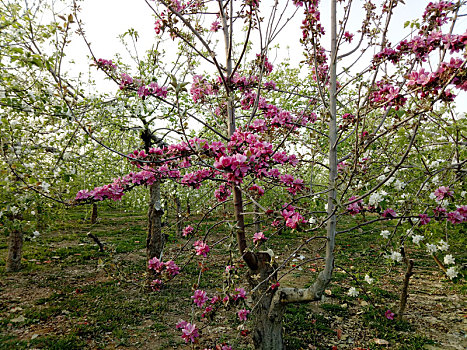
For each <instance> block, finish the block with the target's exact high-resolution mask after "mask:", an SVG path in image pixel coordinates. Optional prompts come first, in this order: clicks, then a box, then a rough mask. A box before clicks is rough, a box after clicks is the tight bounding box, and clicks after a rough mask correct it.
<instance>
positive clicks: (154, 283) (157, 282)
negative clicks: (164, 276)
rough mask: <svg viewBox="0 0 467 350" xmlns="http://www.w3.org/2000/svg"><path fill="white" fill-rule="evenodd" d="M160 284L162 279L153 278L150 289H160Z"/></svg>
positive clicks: (156, 290)
mask: <svg viewBox="0 0 467 350" xmlns="http://www.w3.org/2000/svg"><path fill="white" fill-rule="evenodd" d="M161 286H162V281H161V280H159V279H156V280H153V281H152V282H151V288H152V290H153V291H155V292H158V291H160V290H161Z"/></svg>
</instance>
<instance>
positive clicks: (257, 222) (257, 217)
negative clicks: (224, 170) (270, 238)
mask: <svg viewBox="0 0 467 350" xmlns="http://www.w3.org/2000/svg"><path fill="white" fill-rule="evenodd" d="M259 210H260V209H259V207H258V206H257V205H255V215H254V217H253V221H254V223H255V232H260V231H261V222H260V220H261V216H260V215H259Z"/></svg>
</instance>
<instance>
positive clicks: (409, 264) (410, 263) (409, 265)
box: [397, 259, 414, 320]
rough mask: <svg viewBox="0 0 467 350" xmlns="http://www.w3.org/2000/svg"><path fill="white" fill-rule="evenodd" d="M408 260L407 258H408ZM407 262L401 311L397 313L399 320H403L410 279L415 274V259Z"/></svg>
mask: <svg viewBox="0 0 467 350" xmlns="http://www.w3.org/2000/svg"><path fill="white" fill-rule="evenodd" d="M406 260H407V259H406ZM406 264H407V270H406V271H405V278H404V284H403V285H402V291H401V299H400V304H399V312H398V313H397V318H398V319H399V320H402V317H403V316H404V312H405V306H406V305H407V298H408V297H409V293H408V290H409V281H410V277H412V275H413V272H412V270H413V264H414V263H413V260H412V259H410V260H408V261H406Z"/></svg>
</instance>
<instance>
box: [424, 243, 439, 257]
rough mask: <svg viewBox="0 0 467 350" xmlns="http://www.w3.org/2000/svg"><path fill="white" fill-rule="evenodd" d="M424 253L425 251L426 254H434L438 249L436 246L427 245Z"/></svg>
mask: <svg viewBox="0 0 467 350" xmlns="http://www.w3.org/2000/svg"><path fill="white" fill-rule="evenodd" d="M426 251H427V252H428V253H431V254H433V253H436V252H437V251H438V247H437V246H436V244H431V243H428V244H427V245H426Z"/></svg>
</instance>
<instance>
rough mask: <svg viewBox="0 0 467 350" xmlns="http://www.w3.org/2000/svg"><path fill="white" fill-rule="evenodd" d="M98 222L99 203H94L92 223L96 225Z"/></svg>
mask: <svg viewBox="0 0 467 350" xmlns="http://www.w3.org/2000/svg"><path fill="white" fill-rule="evenodd" d="M96 222H97V204H96V203H92V211H91V225H94V224H95V223H96Z"/></svg>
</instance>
